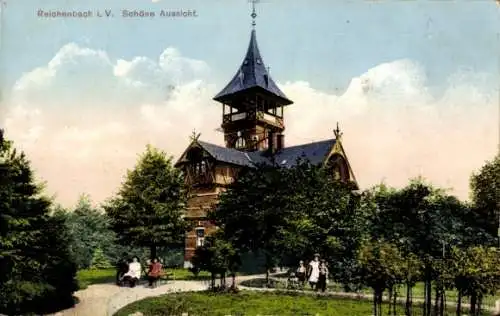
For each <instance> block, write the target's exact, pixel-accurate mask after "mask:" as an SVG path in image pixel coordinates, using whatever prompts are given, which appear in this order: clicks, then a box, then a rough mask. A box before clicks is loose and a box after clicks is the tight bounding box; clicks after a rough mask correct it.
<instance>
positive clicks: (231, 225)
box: [209, 165, 289, 279]
mask: <svg viewBox="0 0 500 316" xmlns="http://www.w3.org/2000/svg"><path fill="white" fill-rule="evenodd" d="M282 171H283V170H282V169H278V168H274V167H273V166H269V165H260V166H258V167H257V168H255V169H246V170H243V171H242V172H241V173H240V175H239V177H238V179H237V180H236V181H235V182H234V183H233V184H232V186H231V187H230V188H229V189H228V190H227V191H226V192H224V193H222V194H221V197H220V202H219V204H218V207H217V208H216V209H215V211H214V212H210V213H209V217H210V218H211V219H212V220H214V222H215V224H216V225H217V226H219V227H220V228H221V232H222V233H223V234H224V237H223V239H225V240H227V241H229V242H230V243H231V244H232V245H233V246H234V248H235V249H239V250H240V251H252V252H262V253H264V255H265V258H266V260H265V265H266V273H267V275H268V277H267V279H269V269H270V268H272V267H273V266H275V264H276V263H277V262H278V260H279V258H280V257H281V251H280V248H279V247H278V243H279V242H280V240H281V238H282V231H283V227H284V225H285V220H286V218H287V215H286V212H287V208H286V203H285V198H286V194H287V193H289V192H287V190H286V189H287V185H286V183H285V177H282V175H283V172H282ZM242 206H243V207H242Z"/></svg>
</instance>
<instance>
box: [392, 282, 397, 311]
mask: <svg viewBox="0 0 500 316" xmlns="http://www.w3.org/2000/svg"><path fill="white" fill-rule="evenodd" d="M392 297H393V300H394V301H393V304H392V315H393V316H396V310H397V308H396V307H397V304H398V288H397V287H396V288H394V293H392Z"/></svg>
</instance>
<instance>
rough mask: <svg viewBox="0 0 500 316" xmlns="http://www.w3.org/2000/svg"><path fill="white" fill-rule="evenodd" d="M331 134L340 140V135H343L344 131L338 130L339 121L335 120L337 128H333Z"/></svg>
mask: <svg viewBox="0 0 500 316" xmlns="http://www.w3.org/2000/svg"><path fill="white" fill-rule="evenodd" d="M333 134H334V135H335V139H337V140H340V138H342V135H343V134H344V133H342V132H341V131H340V128H339V122H337V128H336V129H334V130H333Z"/></svg>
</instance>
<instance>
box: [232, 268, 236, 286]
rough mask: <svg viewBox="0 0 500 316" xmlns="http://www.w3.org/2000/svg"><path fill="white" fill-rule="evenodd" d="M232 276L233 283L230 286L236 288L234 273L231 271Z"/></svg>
mask: <svg viewBox="0 0 500 316" xmlns="http://www.w3.org/2000/svg"><path fill="white" fill-rule="evenodd" d="M232 278H233V285H232V287H233V288H236V273H234V272H233V275H232Z"/></svg>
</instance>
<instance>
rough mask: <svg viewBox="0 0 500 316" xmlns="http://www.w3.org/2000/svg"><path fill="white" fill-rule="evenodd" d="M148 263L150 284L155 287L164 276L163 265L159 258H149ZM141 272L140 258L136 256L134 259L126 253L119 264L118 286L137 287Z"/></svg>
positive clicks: (147, 273)
mask: <svg viewBox="0 0 500 316" xmlns="http://www.w3.org/2000/svg"><path fill="white" fill-rule="evenodd" d="M146 265H147V267H148V270H147V272H146V275H147V277H148V281H149V286H150V287H153V285H154V284H156V282H157V281H158V280H159V279H160V278H161V276H162V265H161V263H160V260H159V259H158V258H154V259H153V260H147V261H146ZM141 274H142V266H141V263H140V262H139V258H138V257H135V256H134V257H132V259H129V258H128V257H127V255H126V254H124V256H123V257H122V260H120V262H119V263H118V266H117V272H116V284H117V285H118V286H129V287H135V286H136V285H137V284H138V283H139V280H140V279H141Z"/></svg>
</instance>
